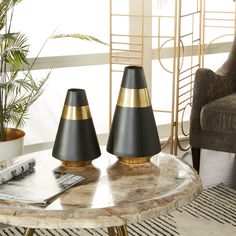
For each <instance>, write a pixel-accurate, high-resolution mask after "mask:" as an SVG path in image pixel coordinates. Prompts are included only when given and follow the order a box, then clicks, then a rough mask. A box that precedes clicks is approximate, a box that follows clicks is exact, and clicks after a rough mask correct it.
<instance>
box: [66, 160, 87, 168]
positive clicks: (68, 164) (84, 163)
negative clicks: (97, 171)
mask: <svg viewBox="0 0 236 236" xmlns="http://www.w3.org/2000/svg"><path fill="white" fill-rule="evenodd" d="M91 163H92V161H61V165H62V166H66V167H83V166H88V165H90V164H91Z"/></svg>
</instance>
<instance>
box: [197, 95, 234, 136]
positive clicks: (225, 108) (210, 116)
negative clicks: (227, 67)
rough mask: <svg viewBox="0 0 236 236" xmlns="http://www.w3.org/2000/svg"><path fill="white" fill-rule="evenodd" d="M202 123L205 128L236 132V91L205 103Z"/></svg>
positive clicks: (201, 117) (221, 131) (222, 131)
mask: <svg viewBox="0 0 236 236" xmlns="http://www.w3.org/2000/svg"><path fill="white" fill-rule="evenodd" d="M200 124H201V128H202V129H203V130H207V131H214V132H219V133H236V93H233V94H230V95H228V96H225V97H223V98H220V99H217V100H214V101H212V102H209V103H207V104H206V105H204V106H203V107H202V110H201V116H200Z"/></svg>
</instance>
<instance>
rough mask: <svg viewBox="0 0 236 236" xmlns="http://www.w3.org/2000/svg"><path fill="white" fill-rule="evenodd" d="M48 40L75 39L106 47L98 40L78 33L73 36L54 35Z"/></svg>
mask: <svg viewBox="0 0 236 236" xmlns="http://www.w3.org/2000/svg"><path fill="white" fill-rule="evenodd" d="M50 38H52V39H60V38H76V39H81V40H86V41H90V42H96V43H101V44H104V45H107V43H105V42H103V41H101V40H100V39H98V38H96V37H94V36H91V35H86V34H79V33H74V34H56V35H52V36H51V37H50Z"/></svg>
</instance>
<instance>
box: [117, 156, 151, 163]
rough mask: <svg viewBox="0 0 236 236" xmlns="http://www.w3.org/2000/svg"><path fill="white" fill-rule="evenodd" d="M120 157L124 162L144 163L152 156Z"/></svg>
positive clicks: (120, 160)
mask: <svg viewBox="0 0 236 236" xmlns="http://www.w3.org/2000/svg"><path fill="white" fill-rule="evenodd" d="M118 159H119V162H121V163H124V164H143V163H146V162H149V161H150V159H151V157H150V156H149V157H118Z"/></svg>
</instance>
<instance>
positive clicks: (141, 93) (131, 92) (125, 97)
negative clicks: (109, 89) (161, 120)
mask: <svg viewBox="0 0 236 236" xmlns="http://www.w3.org/2000/svg"><path fill="white" fill-rule="evenodd" d="M117 105H118V106H120V107H130V108H142V107H149V106H151V101H150V97H149V94H148V90H147V88H143V89H129V88H122V87H121V89H120V93H119V97H118V102H117Z"/></svg>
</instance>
